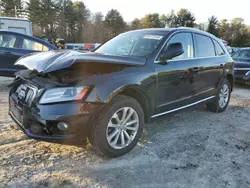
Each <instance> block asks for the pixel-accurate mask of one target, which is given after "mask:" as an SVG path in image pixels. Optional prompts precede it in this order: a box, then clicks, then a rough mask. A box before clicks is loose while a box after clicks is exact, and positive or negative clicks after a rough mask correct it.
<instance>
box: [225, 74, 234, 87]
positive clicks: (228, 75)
mask: <svg viewBox="0 0 250 188" xmlns="http://www.w3.org/2000/svg"><path fill="white" fill-rule="evenodd" d="M225 78H226V79H227V80H228V81H229V82H230V84H231V91H233V88H234V77H233V75H232V74H227V75H226V76H225Z"/></svg>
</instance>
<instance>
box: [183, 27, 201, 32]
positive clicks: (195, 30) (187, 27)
mask: <svg viewBox="0 0 250 188" xmlns="http://www.w3.org/2000/svg"><path fill="white" fill-rule="evenodd" d="M178 28H179V29H191V30H195V31H202V30H200V29H197V28H193V27H183V26H180V27H178Z"/></svg>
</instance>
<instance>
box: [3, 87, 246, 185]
mask: <svg viewBox="0 0 250 188" xmlns="http://www.w3.org/2000/svg"><path fill="white" fill-rule="evenodd" d="M249 89H250V88H249V87H246V86H245V87H242V86H241V87H237V88H236V89H235V91H234V92H233V94H232V99H231V102H230V106H229V108H228V109H227V110H226V111H225V112H224V113H220V114H215V113H211V112H208V111H207V110H206V109H205V108H204V105H199V106H196V107H194V108H189V109H186V110H183V111H180V112H178V113H174V114H170V115H167V116H164V117H161V118H158V119H155V120H154V121H152V122H150V123H148V124H147V125H146V128H145V131H144V134H143V137H142V139H141V140H140V143H139V144H138V145H137V147H136V148H135V149H134V150H132V152H130V153H129V154H127V155H125V156H123V157H120V158H117V159H107V158H102V157H99V156H97V155H96V154H95V152H94V151H93V149H92V148H91V146H86V147H75V146H65V145H59V144H51V143H46V142H41V141H35V140H32V139H28V138H27V137H26V136H25V135H24V134H23V133H22V132H21V131H19V129H18V128H16V126H15V124H14V123H13V121H11V119H10V118H9V116H8V115H7V110H8V100H7V92H0V187H18V188H19V187H20V188H23V187H27V188H28V187H29V188H39V187H114V188H117V187H152V188H155V187H171V188H174V187H197V188H203V187H204V188H209V187H216V188H219V187H232V188H239V187H242V188H243V187H244V188H245V187H250V124H249V122H250V98H249V97H250V90H249Z"/></svg>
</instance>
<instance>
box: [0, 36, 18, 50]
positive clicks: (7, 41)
mask: <svg viewBox="0 0 250 188" xmlns="http://www.w3.org/2000/svg"><path fill="white" fill-rule="evenodd" d="M15 42H16V36H15V35H8V34H0V47H5V48H14V47H15Z"/></svg>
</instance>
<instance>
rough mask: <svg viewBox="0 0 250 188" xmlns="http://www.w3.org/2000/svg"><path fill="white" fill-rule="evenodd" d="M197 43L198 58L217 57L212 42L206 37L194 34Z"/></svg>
mask: <svg viewBox="0 0 250 188" xmlns="http://www.w3.org/2000/svg"><path fill="white" fill-rule="evenodd" d="M194 36H195V43H196V57H212V56H215V50H214V45H213V42H212V40H211V39H210V38H209V37H206V36H204V35H199V34H194Z"/></svg>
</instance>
